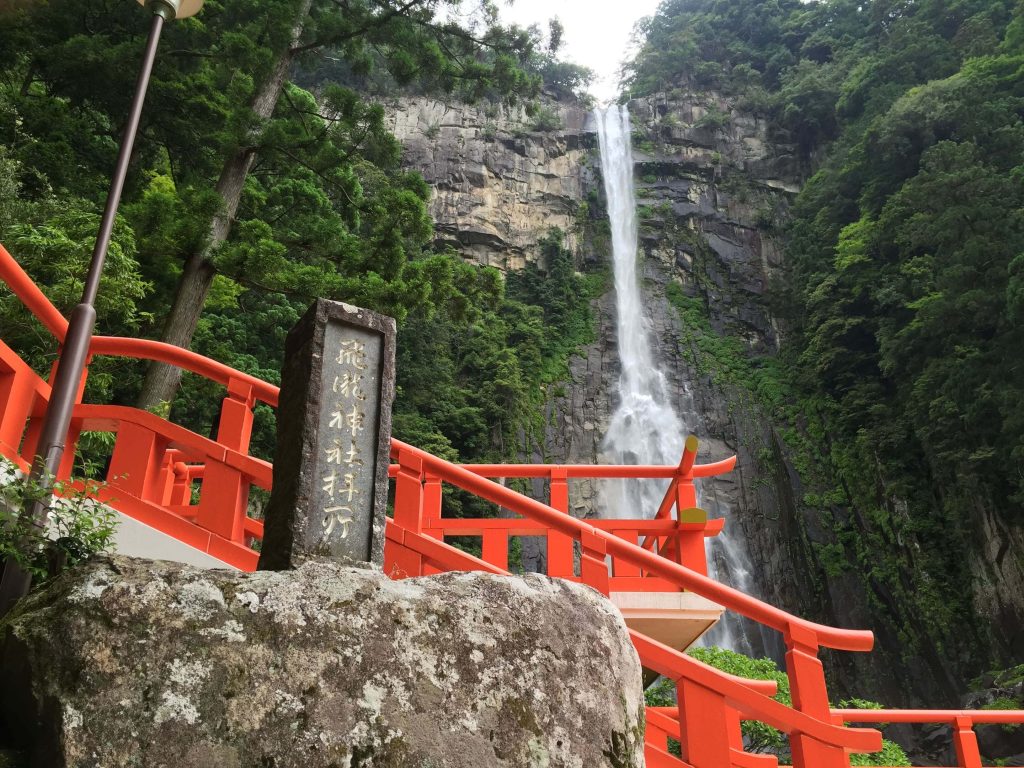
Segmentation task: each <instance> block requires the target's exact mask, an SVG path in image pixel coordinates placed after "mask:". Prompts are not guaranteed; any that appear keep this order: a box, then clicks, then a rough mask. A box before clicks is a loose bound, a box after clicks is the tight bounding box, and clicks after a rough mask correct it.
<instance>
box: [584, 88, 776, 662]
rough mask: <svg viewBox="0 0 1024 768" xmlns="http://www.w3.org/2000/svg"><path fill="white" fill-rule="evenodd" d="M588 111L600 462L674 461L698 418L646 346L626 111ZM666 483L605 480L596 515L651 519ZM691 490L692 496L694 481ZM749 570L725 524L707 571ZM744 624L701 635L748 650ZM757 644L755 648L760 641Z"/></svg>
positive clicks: (732, 573)
mask: <svg viewBox="0 0 1024 768" xmlns="http://www.w3.org/2000/svg"><path fill="white" fill-rule="evenodd" d="M594 117H595V120H596V122H597V126H598V138H599V141H600V149H601V173H602V176H603V177H604V191H605V197H606V198H607V202H608V219H609V224H610V226H611V240H612V263H613V271H614V277H615V310H616V317H617V342H618V349H619V360H620V362H621V373H620V374H619V392H618V394H619V402H618V405H617V407H616V409H615V412H614V413H613V414H612V417H611V420H610V422H609V425H608V432H607V433H606V434H605V437H604V443H603V445H602V450H603V453H604V457H605V460H606V461H608V462H610V463H613V464H675V463H677V462H678V461H679V458H680V456H681V455H682V451H683V440H684V439H685V437H686V434H687V432H688V431H693V432H697V431H698V429H697V428H698V425H699V416H698V415H697V414H696V412H695V409H694V407H693V400H692V397H691V396H690V394H689V391H688V390H686V391H684V392H683V395H682V397H681V398H680V399H681V402H679V403H673V401H672V400H673V398H672V397H671V396H670V395H669V387H668V384H667V381H666V378H665V374H664V373H663V372H662V371H661V369H660V367H659V365H658V362H657V360H656V359H655V356H654V353H653V351H652V348H651V343H650V331H649V323H648V321H647V320H646V318H645V316H644V302H643V296H642V293H641V286H640V278H639V269H638V265H637V220H636V200H635V196H634V192H633V152H632V147H631V128H630V121H629V112H628V110H627V109H626V107H625V106H624V105H622V106H618V105H612V106H608V107H605V108H603V109H601V108H598V109H596V110H595V111H594ZM677 406H678V407H679V408H680V410H681V412H682V417H681V416H680V412H679V411H677ZM684 422H685V423H684ZM667 485H668V481H667V480H609V481H606V482H605V483H604V485H603V487H602V495H601V498H600V513H601V515H602V516H603V517H617V518H630V517H647V518H650V517H653V516H654V514H655V512H656V511H657V509H658V505H659V504H660V502H661V500H662V498H663V497H664V495H665V490H666V488H667ZM697 493H698V500H700V488H699V487H698V489H697ZM702 506H703V505H702ZM709 506H711V507H712V508H711V509H709V514H710V515H711V516H712V517H717V516H719V515H721V514H723V513H724V512H725V511H726V510H725V509H724V508H719V507H724V505H717V504H712V505H709ZM730 533H731V534H732V535H731V536H730V535H729V534H730ZM750 570H751V569H750V566H749V557H748V555H747V552H746V548H745V546H744V542H743V540H742V536H741V535H740V530H739V526H738V525H737V524H736V523H733V527H732V529H731V530H729V529H728V524H727V530H726V531H725V532H724V533H723V534H722V535H721V536H718V537H717V538H716V539H715V540H713V543H711V544H710V545H709V551H708V571H709V574H710V575H711V576H712V577H713V578H716V579H719V580H721V581H723V582H725V583H728V584H731V585H732V586H735V587H736V588H737V589H740V590H742V591H744V592H748V593H749V592H750V589H751V586H752V583H751V578H750ZM747 624H748V622H745V621H741V620H740V617H736V616H734V615H732V614H731V613H726V614H724V615H723V617H722V621H720V622H719V623H718V625H717V626H716V627H715V628H714V629H713V630H712V631H711V632H710V633H709V634H708V638H707V639H708V642H709V643H712V644H715V645H720V646H722V647H725V648H729V649H730V650H735V651H740V652H742V653H747V654H750V653H752V652H753V651H754V648H753V644H752V643H751V640H750V637H749V635H750V633H749V632H748V631H747V629H748V628H747ZM758 646H759V648H760V647H761V646H760V644H758Z"/></svg>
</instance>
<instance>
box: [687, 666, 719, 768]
mask: <svg viewBox="0 0 1024 768" xmlns="http://www.w3.org/2000/svg"><path fill="white" fill-rule="evenodd" d="M676 695H677V696H678V698H679V743H680V746H681V747H682V753H683V760H685V761H686V762H688V763H690V764H691V765H692V766H693V767H694V768H729V766H731V765H732V755H731V751H732V747H731V738H730V731H729V718H728V712H727V705H726V702H725V697H723V696H722V695H721V694H718V693H716V692H714V691H712V690H710V689H708V688H705V687H704V686H703V685H699V684H698V683H694V682H692V681H690V680H687V679H686V678H682V679H680V680H677V681H676Z"/></svg>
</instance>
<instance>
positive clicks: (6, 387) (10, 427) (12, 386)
mask: <svg viewBox="0 0 1024 768" xmlns="http://www.w3.org/2000/svg"><path fill="white" fill-rule="evenodd" d="M7 349H8V348H7V346H6V345H3V344H0V352H3V351H4V350H7ZM12 354H13V353H12ZM0 366H2V368H0V453H3V454H5V455H7V456H11V457H13V456H16V455H18V450H19V448H20V447H21V436H22V434H23V433H24V432H25V422H27V421H28V417H29V414H30V413H31V412H32V406H33V404H34V402H35V386H34V382H33V381H32V378H31V376H30V375H29V373H28V372H27V371H18V370H16V369H15V367H14V366H11V367H10V368H7V366H4V363H3V360H2V358H0Z"/></svg>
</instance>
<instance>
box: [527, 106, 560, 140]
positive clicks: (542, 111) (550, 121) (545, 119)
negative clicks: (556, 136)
mask: <svg viewBox="0 0 1024 768" xmlns="http://www.w3.org/2000/svg"><path fill="white" fill-rule="evenodd" d="M530 127H531V129H532V130H534V131H540V132H541V133H548V132H550V131H559V130H561V129H562V117H561V115H559V114H558V112H557V111H556V110H554V109H552V108H551V107H547V106H542V107H538V108H537V111H536V112H534V114H533V122H532V123H531V124H530Z"/></svg>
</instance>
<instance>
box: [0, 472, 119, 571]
mask: <svg viewBox="0 0 1024 768" xmlns="http://www.w3.org/2000/svg"><path fill="white" fill-rule="evenodd" d="M102 486H103V484H102V483H100V482H97V481H95V480H85V481H83V482H82V487H76V485H74V484H72V483H71V482H64V481H58V482H56V483H54V485H53V492H52V493H51V492H50V491H47V490H45V489H44V488H43V487H42V485H40V483H39V482H38V481H37V480H35V479H33V478H30V477H25V476H22V474H21V473H20V472H19V471H18V470H17V469H16V468H15V467H14V465H12V464H11V463H10V462H8V461H6V460H4V459H0V558H3V559H11V560H13V561H14V562H16V563H18V565H19V566H21V568H23V569H24V570H26V571H27V572H29V573H30V574H32V577H33V579H35V580H44V579H46V578H48V577H50V576H54V575H56V574H57V573H58V572H59V571H60V570H62V569H63V568H65V567H69V566H72V565H74V564H75V563H80V562H82V561H83V560H87V559H89V558H90V557H92V556H93V555H96V554H100V553H102V552H106V551H108V550H109V548H110V545H111V542H112V541H113V538H114V531H115V529H116V527H117V515H116V514H115V513H114V512H112V511H111V510H110V509H108V508H107V507H105V506H103V505H102V504H99V503H98V502H96V501H94V500H93V499H92V498H90V497H93V496H95V495H96V493H97V492H98V491H99V489H100V488H101V487H102ZM39 501H43V502H45V503H46V504H47V506H48V509H49V524H48V526H47V528H46V529H42V528H39V527H38V526H36V525H35V524H34V523H33V522H32V521H31V520H26V519H24V517H23V515H22V511H23V510H24V509H26V508H27V507H28V506H30V505H32V504H35V503H36V502H39Z"/></svg>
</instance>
